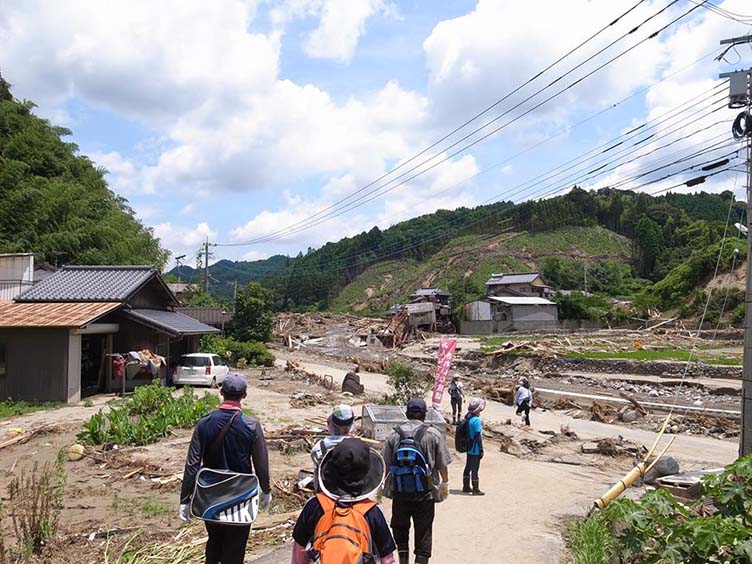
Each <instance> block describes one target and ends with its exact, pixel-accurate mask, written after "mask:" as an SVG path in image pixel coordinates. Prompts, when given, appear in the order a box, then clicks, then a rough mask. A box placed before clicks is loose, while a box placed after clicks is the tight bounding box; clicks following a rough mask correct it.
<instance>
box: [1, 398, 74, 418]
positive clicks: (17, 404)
mask: <svg viewBox="0 0 752 564" xmlns="http://www.w3.org/2000/svg"><path fill="white" fill-rule="evenodd" d="M59 407H63V404H62V403H55V402H45V403H33V402H27V401H13V400H12V399H7V400H3V401H0V419H7V418H8V417H15V416H16V415H26V414H27V413H33V412H35V411H45V410H48V409H57V408H59Z"/></svg>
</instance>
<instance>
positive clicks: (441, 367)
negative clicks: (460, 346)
mask: <svg viewBox="0 0 752 564" xmlns="http://www.w3.org/2000/svg"><path fill="white" fill-rule="evenodd" d="M456 346H457V339H448V338H447V337H442V338H441V344H439V361H438V363H437V364H436V380H435V382H434V386H433V399H432V400H431V403H433V406H434V407H435V408H437V409H438V407H439V406H440V405H441V398H442V397H443V396H444V390H445V389H446V381H447V375H448V374H449V368H450V367H451V366H452V359H453V358H454V348H455V347H456Z"/></svg>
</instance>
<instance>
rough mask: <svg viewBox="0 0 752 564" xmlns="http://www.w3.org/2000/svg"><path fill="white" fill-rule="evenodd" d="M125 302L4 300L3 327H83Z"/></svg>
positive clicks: (0, 313) (0, 319)
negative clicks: (20, 301) (28, 301)
mask: <svg viewBox="0 0 752 564" xmlns="http://www.w3.org/2000/svg"><path fill="white" fill-rule="evenodd" d="M121 305H122V304H120V303H117V302H114V303H112V302H96V303H91V302H87V303H80V302H66V303H18V302H0V327H83V326H84V325H88V324H89V323H92V322H94V321H96V320H97V319H99V318H100V317H102V316H103V315H105V314H107V313H109V312H110V311H112V310H114V309H116V308H118V307H120V306H121Z"/></svg>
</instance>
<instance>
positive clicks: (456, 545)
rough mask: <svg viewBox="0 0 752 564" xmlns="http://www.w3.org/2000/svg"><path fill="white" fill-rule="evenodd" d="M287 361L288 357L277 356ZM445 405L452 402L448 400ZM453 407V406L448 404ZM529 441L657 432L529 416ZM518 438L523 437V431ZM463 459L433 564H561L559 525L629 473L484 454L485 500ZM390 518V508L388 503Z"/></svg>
mask: <svg viewBox="0 0 752 564" xmlns="http://www.w3.org/2000/svg"><path fill="white" fill-rule="evenodd" d="M278 356H279V357H280V358H281V359H284V358H285V356H284V353H283V354H278ZM296 360H297V361H298V362H302V363H303V365H304V366H305V368H306V369H308V370H310V371H312V372H319V373H326V374H329V375H331V376H332V377H333V378H334V380H335V382H341V380H342V378H343V377H344V374H345V372H346V370H344V369H337V368H333V367H331V366H324V365H323V364H321V363H320V361H316V360H312V361H307V360H302V359H301V357H300V356H299V355H298V356H296ZM361 381H362V383H363V384H364V385H365V387H366V392H367V393H369V392H370V393H376V392H383V391H384V390H385V389H387V385H386V376H385V375H383V374H373V373H366V374H361ZM445 400H446V401H445V403H447V404H448V398H445ZM444 407H445V408H446V409H448V405H447V406H444ZM531 417H532V420H533V431H530V435H531V437H540V434H538V433H537V432H536V430H555V431H558V430H559V429H560V426H561V425H567V426H569V428H570V429H572V430H574V431H575V432H576V433H577V434H578V435H579V436H580V437H581V438H584V439H594V438H602V437H614V436H618V435H621V436H623V437H624V438H625V439H628V440H631V441H633V442H635V443H637V444H644V445H650V444H652V442H653V440H654V439H655V433H654V432H650V431H645V430H642V429H637V428H629V427H623V426H615V425H608V424H604V423H598V422H594V421H588V420H582V419H574V418H572V417H569V416H567V415H565V414H564V413H563V412H554V411H549V412H540V411H536V412H534V413H533V414H532V416H531ZM507 419H513V420H515V419H516V418H515V415H514V410H513V408H512V407H509V406H506V405H503V404H501V403H497V402H488V406H487V408H486V411H485V413H484V420H486V421H487V422H492V421H504V420H507ZM520 432H522V433H525V432H527V431H526V430H524V429H522V430H520ZM671 454H673V455H674V456H676V457H677V458H678V459H679V460H680V462H681V463H682V465H683V466H686V467H698V466H704V467H708V466H720V465H723V464H727V463H729V462H731V461H733V460H734V459H735V458H736V444H735V443H734V442H731V441H721V440H717V439H712V438H708V437H696V436H687V435H681V436H679V437H677V439H676V441H675V443H674V446H673V447H672V449H671ZM463 466H464V456H462V457H461V458H460V456H458V455H456V454H455V455H454V461H453V463H452V464H451V465H450V469H449V470H450V471H449V475H450V486H451V488H452V494H454V495H450V497H449V500H448V501H447V502H445V503H443V504H441V505H439V506H438V507H437V514H436V521H435V524H434V557H433V558H432V559H431V562H432V563H435V564H456V563H458V562H502V561H503V562H527V563H546V564H550V563H556V562H559V561H560V556H561V550H562V541H561V530H562V521H563V520H564V519H565V518H567V517H568V516H572V515H584V514H585V513H586V512H587V510H588V508H589V507H590V505H591V504H592V500H593V499H594V498H595V497H598V496H599V495H600V494H602V493H603V492H605V490H606V489H608V488H609V487H610V486H611V485H613V483H615V482H616V481H618V479H619V478H621V476H622V475H623V474H624V472H625V471H626V470H628V469H629V468H630V467H631V464H630V463H629V461H628V460H626V461H625V460H621V461H618V460H614V462H613V463H612V465H611V466H607V467H606V469H602V468H601V467H599V466H570V465H566V464H556V463H552V462H543V461H540V460H530V459H521V458H517V457H515V456H511V455H508V454H504V453H503V452H500V451H499V450H497V449H496V448H491V447H489V448H487V449H486V456H485V457H484V459H483V462H482V465H481V473H480V475H481V487H482V489H484V490H485V491H486V493H487V495H486V496H484V497H470V496H465V495H462V494H461V493H459V492H458V491H457V490H458V489H459V488H461V483H462V470H463ZM384 505H385V506H384V510H385V512H386V513H387V514H388V513H389V509H390V508H389V502H388V501H387V502H386V503H385V504H384ZM259 562H262V563H264V564H278V563H279V564H281V563H283V562H285V563H286V562H289V550H288V549H281V550H279V551H277V552H276V553H275V554H274V555H270V556H268V557H267V558H266V559H265V560H260V561H259Z"/></svg>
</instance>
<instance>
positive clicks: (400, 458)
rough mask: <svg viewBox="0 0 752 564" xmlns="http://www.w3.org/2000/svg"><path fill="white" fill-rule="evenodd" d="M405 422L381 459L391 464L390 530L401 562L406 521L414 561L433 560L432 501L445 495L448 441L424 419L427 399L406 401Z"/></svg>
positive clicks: (406, 545) (406, 554)
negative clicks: (411, 533) (413, 546)
mask: <svg viewBox="0 0 752 564" xmlns="http://www.w3.org/2000/svg"><path fill="white" fill-rule="evenodd" d="M406 415H407V419H408V421H407V423H403V424H402V425H400V426H399V427H396V428H395V430H394V433H392V434H391V435H390V436H389V437H388V438H387V440H386V442H385V443H384V460H386V461H387V464H390V467H389V473H388V474H387V477H386V482H385V483H384V495H385V496H386V497H389V498H391V499H392V521H391V525H392V532H393V533H394V540H395V541H396V543H397V554H398V556H399V562H400V564H407V563H408V562H409V558H410V522H411V521H412V524H413V526H414V528H415V550H414V553H415V562H416V564H426V563H427V562H428V560H429V559H430V558H431V547H432V544H433V539H432V535H433V520H434V515H435V505H436V503H437V502H441V501H444V500H446V498H447V497H448V496H449V472H448V469H447V467H448V466H449V463H450V462H451V461H452V459H451V455H450V454H449V449H448V448H447V446H446V440H445V439H444V437H443V436H442V435H441V433H440V432H439V431H438V430H436V429H435V428H434V427H430V426H429V425H426V424H425V423H424V421H425V419H426V402H425V401H424V400H423V399H421V398H412V399H410V400H409V401H408V402H407V409H406Z"/></svg>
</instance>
